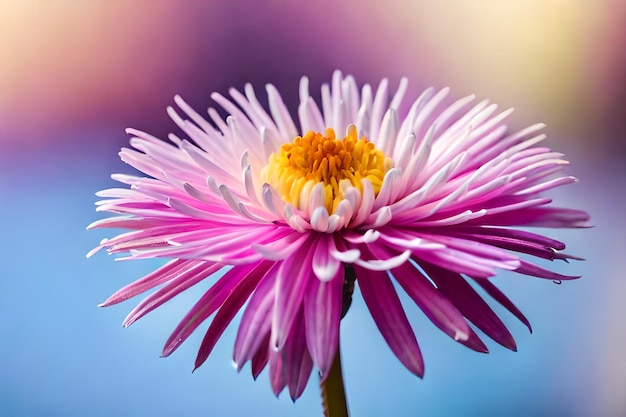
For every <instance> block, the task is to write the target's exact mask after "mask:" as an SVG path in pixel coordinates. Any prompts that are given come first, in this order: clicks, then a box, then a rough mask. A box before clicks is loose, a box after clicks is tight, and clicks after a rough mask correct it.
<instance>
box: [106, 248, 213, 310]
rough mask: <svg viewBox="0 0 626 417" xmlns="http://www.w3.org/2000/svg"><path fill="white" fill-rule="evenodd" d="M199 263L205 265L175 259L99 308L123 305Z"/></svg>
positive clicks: (122, 290) (118, 291) (108, 299)
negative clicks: (122, 303) (123, 302)
mask: <svg viewBox="0 0 626 417" xmlns="http://www.w3.org/2000/svg"><path fill="white" fill-rule="evenodd" d="M198 263H204V262H202V261H200V262H198V261H193V260H186V259H174V260H172V261H170V262H168V263H166V264H165V265H163V266H162V267H160V268H158V269H156V270H155V271H154V272H151V273H150V274H148V275H146V276H145V277H143V278H141V279H138V280H137V281H135V282H133V283H131V284H129V285H127V286H125V287H124V288H122V289H119V290H117V291H116V292H115V293H114V294H113V295H111V296H110V297H109V298H107V299H106V300H105V301H104V302H103V303H101V304H99V305H98V307H108V306H110V305H113V304H117V303H121V302H122V301H125V300H128V299H129V298H132V297H134V296H136V295H137V294H141V293H142V292H146V291H148V290H150V289H152V288H154V287H156V286H157V285H160V284H163V283H164V282H167V281H169V280H171V279H174V278H175V277H176V276H177V275H178V274H179V273H180V272H181V271H186V270H189V269H193V265H197V264H198ZM206 264H207V265H212V263H211V262H206Z"/></svg>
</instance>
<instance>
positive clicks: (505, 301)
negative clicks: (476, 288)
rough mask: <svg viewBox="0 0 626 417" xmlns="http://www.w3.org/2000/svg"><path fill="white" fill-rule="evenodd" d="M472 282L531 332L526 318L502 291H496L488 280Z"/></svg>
mask: <svg viewBox="0 0 626 417" xmlns="http://www.w3.org/2000/svg"><path fill="white" fill-rule="evenodd" d="M474 281H476V283H477V284H478V285H480V286H481V287H483V289H484V290H485V292H487V294H489V295H490V296H491V297H492V298H493V299H494V300H496V301H497V302H499V303H500V304H501V305H502V306H503V307H504V308H506V309H507V310H509V311H510V312H511V314H513V315H514V316H515V317H517V318H518V319H519V321H521V322H522V323H524V325H526V327H528V330H529V331H530V332H531V333H532V332H533V328H532V327H531V325H530V322H529V321H528V319H527V318H526V316H524V314H523V313H522V312H521V311H520V310H519V309H518V308H517V307H516V306H515V304H513V302H512V301H511V300H509V298H508V297H507V296H506V295H504V293H503V292H502V291H500V290H499V289H498V287H496V286H495V285H494V284H493V283H492V282H491V281H489V280H488V279H483V278H474Z"/></svg>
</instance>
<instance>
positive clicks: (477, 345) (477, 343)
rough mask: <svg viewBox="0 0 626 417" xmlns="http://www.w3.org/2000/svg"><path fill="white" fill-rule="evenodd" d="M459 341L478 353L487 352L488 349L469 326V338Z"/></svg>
mask: <svg viewBox="0 0 626 417" xmlns="http://www.w3.org/2000/svg"><path fill="white" fill-rule="evenodd" d="M459 343H460V344H462V345H464V346H466V347H468V348H470V349H472V350H475V351H476V352H480V353H489V349H487V346H486V345H485V344H484V343H483V341H482V340H480V338H479V337H478V335H477V334H476V332H475V331H474V330H473V329H472V328H471V327H470V331H469V338H468V339H467V340H459Z"/></svg>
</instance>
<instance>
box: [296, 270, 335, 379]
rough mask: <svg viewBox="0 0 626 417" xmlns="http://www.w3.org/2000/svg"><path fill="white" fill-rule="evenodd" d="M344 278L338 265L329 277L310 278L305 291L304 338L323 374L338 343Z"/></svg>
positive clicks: (331, 359)
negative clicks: (325, 278)
mask: <svg viewBox="0 0 626 417" xmlns="http://www.w3.org/2000/svg"><path fill="white" fill-rule="evenodd" d="M343 281H344V268H340V269H338V270H337V272H336V273H335V276H334V277H333V278H331V279H330V280H326V281H321V280H319V279H311V280H309V286H308V288H307V290H306V292H305V294H304V327H305V329H306V342H307V346H308V349H309V352H310V353H311V357H312V358H313V362H314V363H315V365H316V366H317V368H318V369H319V370H320V372H321V374H322V378H324V377H325V376H326V374H327V372H328V371H329V370H330V366H331V365H332V362H333V359H334V357H335V353H336V352H337V349H338V347H339V321H340V319H341V309H342V294H343V292H342V289H343Z"/></svg>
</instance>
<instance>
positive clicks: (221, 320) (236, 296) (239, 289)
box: [194, 262, 271, 369]
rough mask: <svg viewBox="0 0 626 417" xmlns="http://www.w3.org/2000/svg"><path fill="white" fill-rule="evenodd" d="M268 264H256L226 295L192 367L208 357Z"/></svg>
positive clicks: (200, 364)
mask: <svg viewBox="0 0 626 417" xmlns="http://www.w3.org/2000/svg"><path fill="white" fill-rule="evenodd" d="M270 266H271V263H270V262H261V263H260V264H258V265H256V267H255V268H254V269H253V270H252V271H251V272H250V273H249V274H247V275H246V277H245V278H244V279H242V280H241V281H240V282H239V283H238V284H237V286H236V287H235V288H234V289H233V290H232V291H231V293H230V294H229V295H228V298H227V299H226V301H224V304H222V306H221V307H220V309H219V310H218V312H217V314H216V315H215V317H214V318H213V321H212V322H211V325H210V326H209V329H208V330H207V331H206V333H205V335H204V338H203V339H202V343H201V344H200V349H198V355H197V356H196V362H195V365H194V369H198V368H199V367H200V366H202V364H203V363H204V361H206V359H207V358H208V357H209V355H210V354H211V351H212V350H213V348H214V347H215V344H216V343H217V340H218V339H219V338H220V336H221V335H222V333H224V330H226V327H228V325H229V324H230V322H231V321H232V319H233V318H234V317H235V315H236V314H237V312H238V311H239V309H241V306H243V304H244V303H245V302H246V301H247V300H248V297H250V294H251V293H252V291H254V289H255V288H256V287H257V285H258V284H259V281H260V280H261V279H262V278H263V276H264V275H265V273H266V272H267V271H268V269H269V268H270Z"/></svg>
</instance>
